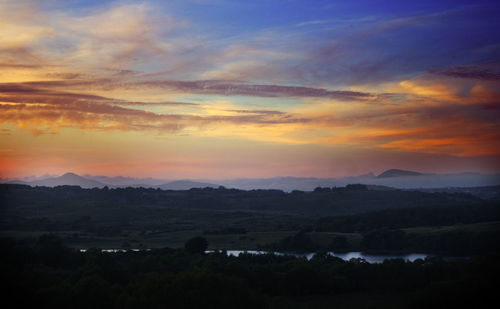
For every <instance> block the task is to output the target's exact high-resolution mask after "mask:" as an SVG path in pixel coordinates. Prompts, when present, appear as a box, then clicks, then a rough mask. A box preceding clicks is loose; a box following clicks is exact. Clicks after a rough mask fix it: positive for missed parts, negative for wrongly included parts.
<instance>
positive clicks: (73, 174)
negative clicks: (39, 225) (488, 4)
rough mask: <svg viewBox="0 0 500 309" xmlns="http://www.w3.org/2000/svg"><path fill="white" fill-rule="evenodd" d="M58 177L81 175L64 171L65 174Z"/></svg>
mask: <svg viewBox="0 0 500 309" xmlns="http://www.w3.org/2000/svg"><path fill="white" fill-rule="evenodd" d="M60 177H82V176H80V175H77V174H75V173H71V172H68V173H66V174H64V175H62V176H60Z"/></svg>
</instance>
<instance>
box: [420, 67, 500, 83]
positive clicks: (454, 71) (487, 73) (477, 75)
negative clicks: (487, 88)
mask: <svg viewBox="0 0 500 309" xmlns="http://www.w3.org/2000/svg"><path fill="white" fill-rule="evenodd" d="M430 72H431V73H434V74H438V75H444V76H449V77H455V78H465V79H478V80H485V81H500V73H497V72H492V71H491V70H489V69H480V68H474V67H454V68H449V69H444V70H430Z"/></svg>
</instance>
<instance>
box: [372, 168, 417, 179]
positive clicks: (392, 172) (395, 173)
mask: <svg viewBox="0 0 500 309" xmlns="http://www.w3.org/2000/svg"><path fill="white" fill-rule="evenodd" d="M421 175H423V174H421V173H419V172H414V171H405V170H399V169H390V170H387V171H385V172H383V173H382V174H380V175H378V176H377V178H389V177H405V176H421Z"/></svg>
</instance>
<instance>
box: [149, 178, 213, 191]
mask: <svg viewBox="0 0 500 309" xmlns="http://www.w3.org/2000/svg"><path fill="white" fill-rule="evenodd" d="M218 187H219V185H216V184H213V183H208V182H197V181H191V180H176V181H172V182H169V183H166V184H163V185H161V186H158V188H160V189H163V190H189V189H193V188H218Z"/></svg>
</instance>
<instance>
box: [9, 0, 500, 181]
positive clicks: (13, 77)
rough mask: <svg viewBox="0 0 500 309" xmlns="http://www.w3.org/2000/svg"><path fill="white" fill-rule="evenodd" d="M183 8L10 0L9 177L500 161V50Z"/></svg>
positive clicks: (444, 167)
mask: <svg viewBox="0 0 500 309" xmlns="http://www.w3.org/2000/svg"><path fill="white" fill-rule="evenodd" d="M55 3H57V2H55ZM170 9H171V10H169V8H168V7H162V6H161V5H160V4H158V3H157V2H154V1H152V2H148V1H145V2H140V3H138V2H122V1H117V2H112V3H110V4H105V5H104V4H102V5H95V6H92V7H83V8H82V7H80V6H78V7H72V8H68V7H67V6H64V5H63V4H62V3H61V4H60V5H55V4H54V5H52V6H50V7H44V6H41V5H40V4H39V3H38V2H31V1H3V2H0V42H1V44H0V138H1V139H0V177H22V176H28V175H34V174H35V175H41V174H44V173H50V174H62V173H64V172H68V171H72V172H76V173H81V174H85V173H88V174H101V175H110V176H113V175H123V176H134V177H148V176H152V177H162V178H235V177H272V176H313V177H338V176H346V175H359V174H363V173H368V172H375V173H378V172H381V171H383V170H385V169H388V168H405V169H412V170H417V171H423V172H440V173H447V172H462V171H476V172H485V173H494V172H500V164H499V162H500V160H499V158H500V124H499V121H498V119H500V118H499V116H500V108H499V105H498V104H499V102H500V91H499V90H500V74H498V73H496V71H495V70H496V69H497V68H498V66H497V63H498V62H493V65H491V63H492V62H491V61H490V62H484V61H483V62H478V61H471V60H470V58H471V57H472V56H470V57H469V56H467V57H466V56H463V55H464V54H465V55H468V53H473V51H471V50H469V49H464V50H463V51H460V53H459V52H458V51H456V50H455V51H454V52H455V53H457V55H462V56H461V57H463V59H459V60H457V61H458V65H457V64H456V63H455V64H453V65H448V64H444V65H443V67H436V65H434V64H433V63H430V64H427V63H420V64H419V65H418V66H416V67H411V68H409V67H408V64H406V66H404V65H403V64H398V66H395V65H393V63H392V62H385V63H384V62H382V63H381V61H380V59H376V55H377V53H376V51H377V52H378V53H382V52H381V51H380V48H382V47H380V46H382V45H380V44H383V43H382V42H378V41H377V42H372V40H373V38H374V37H380V38H381V40H382V39H383V38H385V37H386V36H387V35H389V34H391V32H390V31H394V28H390V27H388V26H387V25H386V24H388V25H391V27H396V26H394V25H397V27H400V28H398V29H397V30H399V31H402V32H403V33H404V32H405V31H407V32H408V33H410V32H411V31H421V30H419V29H421V28H414V27H416V26H415V25H414V24H410V25H408V23H407V21H406V20H405V23H402V22H401V21H400V18H398V17H394V16H392V18H393V19H394V20H397V21H398V23H395V22H394V21H393V22H392V23H389V22H391V20H385V19H381V20H375V21H373V23H374V24H375V25H371V24H369V25H366V26H359V27H355V30H352V33H350V34H349V35H340V34H336V33H337V32H335V27H340V26H338V25H337V24H334V25H331V26H330V28H328V29H334V30H331V31H332V32H331V33H327V34H325V31H326V30H325V29H323V28H321V29H319V28H318V29H316V28H314V29H313V30H314V31H313V30H311V29H309V30H307V31H306V30H305V29H303V28H304V25H305V24H303V23H297V24H296V26H295V28H294V27H292V26H291V25H287V27H284V26H286V25H275V26H274V27H271V28H268V27H262V29H260V28H259V27H257V26H255V27H256V28H255V29H254V28H251V29H250V30H249V29H246V31H238V30H234V31H235V32H234V33H224V35H222V34H220V33H218V32H217V29H218V28H217V27H216V26H215V25H212V24H210V20H209V19H207V20H203V21H197V20H192V19H190V17H189V16H182V15H181V14H180V13H175V10H174V8H170ZM424 17H425V18H429V17H427V15H426V16H424ZM424 17H421V18H422V20H423V21H426V19H424ZM387 18H388V17H387ZM414 18H416V19H418V18H420V16H414ZM412 22H413V21H412ZM197 23H198V24H197ZM201 23H206V25H211V26H212V27H209V26H206V25H205V24H201ZM325 23H326V22H325ZM320 24H321V23H319V22H318V23H315V24H314V23H311V24H310V25H313V26H314V25H320ZM400 24H402V25H400ZM204 25H205V26H204ZM375 26H376V27H375ZM363 27H366V28H363ZM377 27H378V28H377ZM419 27H421V25H420V24H419ZM368 29H379V30H377V31H378V32H376V33H372V31H374V30H370V31H371V32H369V31H368ZM437 31H439V28H438V30H437ZM311 33H312V34H311ZM340 33H342V32H340ZM411 33H412V32H411ZM311 38H316V39H317V38H321V39H322V41H321V40H318V41H317V40H314V42H317V43H314V44H312V43H311ZM396 39H397V38H396ZM460 39H461V38H458V39H457V40H458V41H460ZM462 39H463V40H465V38H462ZM401 40H402V43H401V46H403V45H405V44H409V43H408V42H406V41H404V39H403V38H401ZM353 41H356V42H355V43H353ZM497 43H498V42H497ZM361 44H364V45H361ZM379 45H380V46H379ZM370 48H371V49H372V50H373V51H374V53H365V50H367V49H368V50H370ZM384 48H385V47H384ZM429 48H430V47H429ZM389 52H391V53H396V52H395V51H394V50H393V49H392V50H391V49H389V48H388V47H387V50H384V53H389ZM411 52H412V51H411V50H410V51H408V50H403V51H398V53H400V54H397V53H396V55H395V56H394V57H396V56H398V55H399V57H403V56H405V57H409V56H408V53H410V54H411ZM426 52H428V51H426ZM448 52H449V53H450V54H453V51H451V50H450V51H448ZM480 52H481V51H480V50H477V48H476V51H475V53H480ZM483 52H484V51H483ZM331 53H333V55H336V56H335V57H333V56H332V55H331ZM414 53H415V55H414V57H419V56H420V54H421V52H420V51H418V50H417V51H414ZM443 53H444V52H443ZM474 55H475V54H474ZM436 57H438V56H436ZM440 57H441V56H440ZM321 59H324V61H325V65H323V66H321V65H320V66H318V61H320V60H321ZM335 59H339V60H338V61H339V63H335V61H336V60H335ZM360 59H362V61H361V60H360ZM389 59H391V58H390V57H389ZM416 59H417V58H416ZM493 60H495V59H493ZM396 62H397V61H396ZM410 62H411V61H410ZM360 63H361V64H362V65H361V64H360ZM398 63H399V62H398ZM376 65H380V66H382V65H385V66H386V68H382V69H378V71H377V70H375V67H376ZM335 70H337V71H335ZM380 70H382V71H380ZM381 72H382V73H383V74H382V73H381ZM329 74H330V75H329ZM367 74H372V75H373V78H369V79H367V78H365V77H364V76H365V75H367ZM339 76H340V77H339ZM377 76H378V77H377ZM375 77H377V78H375Z"/></svg>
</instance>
